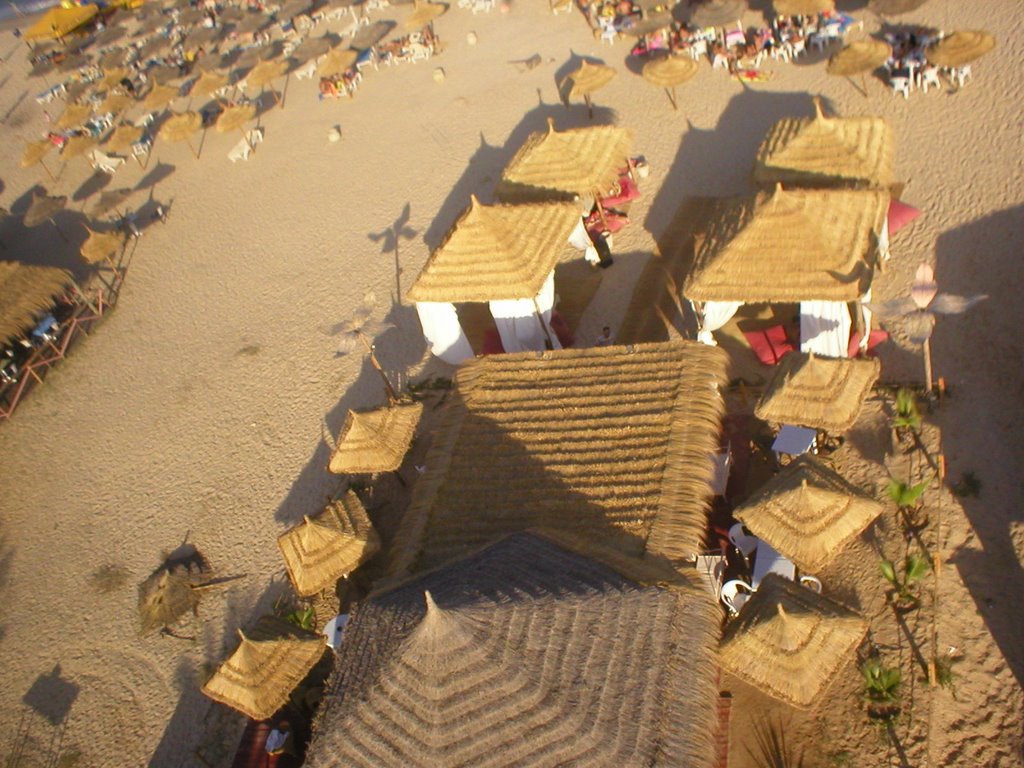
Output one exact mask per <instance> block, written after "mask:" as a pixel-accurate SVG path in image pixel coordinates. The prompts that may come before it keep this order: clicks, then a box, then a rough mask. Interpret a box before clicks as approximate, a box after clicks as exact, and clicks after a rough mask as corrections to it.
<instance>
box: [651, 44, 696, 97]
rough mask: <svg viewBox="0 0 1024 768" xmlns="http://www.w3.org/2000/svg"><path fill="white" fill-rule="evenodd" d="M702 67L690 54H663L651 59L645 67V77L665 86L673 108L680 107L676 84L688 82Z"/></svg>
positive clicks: (660, 86)
mask: <svg viewBox="0 0 1024 768" xmlns="http://www.w3.org/2000/svg"><path fill="white" fill-rule="evenodd" d="M699 69H700V64H699V63H698V62H696V61H694V60H693V59H692V58H690V57H689V56H663V57H661V58H658V59H651V60H650V61H648V62H647V63H646V64H644V68H643V72H642V74H643V78H644V80H646V81H647V82H649V83H650V84H651V85H656V86H658V87H659V88H664V89H665V93H666V94H668V100H669V101H670V102H671V103H672V109H679V105H678V103H677V102H676V86H679V85H682V84H683V83H688V82H690V80H692V79H693V78H694V76H695V75H696V74H697V72H698V70H699Z"/></svg>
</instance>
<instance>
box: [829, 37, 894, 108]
mask: <svg viewBox="0 0 1024 768" xmlns="http://www.w3.org/2000/svg"><path fill="white" fill-rule="evenodd" d="M890 56H892V48H890V47H889V44H888V43H886V42H884V41H882V40H875V39H874V38H868V39H866V40H858V41H857V42H855V43H850V44H849V45H846V46H843V49H842V50H841V51H839V52H838V53H836V54H833V55H832V58H830V59H829V60H828V66H826V68H825V71H827V72H828V73H829V74H830V75H836V76H839V77H846V78H847V79H849V78H850V77H852V76H853V75H860V76H861V85H862V86H863V88H862V90H861V93H863V94H864V96H865V97H866V96H867V95H868V86H867V82H866V81H865V78H864V76H865V74H866V73H868V72H872V71H874V70H876V69H878V68H879V67H880V66H882V65H883V64H884V63H885V62H886V61H888V59H889V57H890ZM850 82H851V83H853V81H852V80H850Z"/></svg>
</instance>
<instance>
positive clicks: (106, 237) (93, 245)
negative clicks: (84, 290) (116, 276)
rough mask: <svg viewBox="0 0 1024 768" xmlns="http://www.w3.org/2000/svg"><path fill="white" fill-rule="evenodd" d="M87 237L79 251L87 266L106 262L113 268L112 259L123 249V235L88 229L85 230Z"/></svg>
mask: <svg viewBox="0 0 1024 768" xmlns="http://www.w3.org/2000/svg"><path fill="white" fill-rule="evenodd" d="M85 230H86V232H88V233H89V237H88V238H87V239H86V241H85V242H84V243H82V247H81V249H80V250H79V253H80V254H81V256H82V258H83V259H84V260H85V262H86V263H87V264H99V263H100V262H101V261H106V262H107V263H109V264H110V265H111V266H114V257H115V256H117V254H118V253H120V251H121V249H122V248H123V247H124V234H122V233H121V232H95V231H93V230H92V229H89V227H86V228H85Z"/></svg>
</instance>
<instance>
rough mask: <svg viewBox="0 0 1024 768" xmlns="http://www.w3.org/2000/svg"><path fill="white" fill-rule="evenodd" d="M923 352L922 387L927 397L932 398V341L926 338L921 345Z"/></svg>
mask: <svg viewBox="0 0 1024 768" xmlns="http://www.w3.org/2000/svg"><path fill="white" fill-rule="evenodd" d="M921 347H922V349H923V350H924V386H925V392H926V394H927V395H928V397H931V396H932V340H931V338H927V339H925V340H924V344H922V345H921Z"/></svg>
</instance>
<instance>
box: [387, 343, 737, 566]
mask: <svg viewBox="0 0 1024 768" xmlns="http://www.w3.org/2000/svg"><path fill="white" fill-rule="evenodd" d="M723 376H724V357H723V355H722V353H721V352H720V351H719V350H717V349H715V348H712V347H707V346H705V345H703V344H696V343H691V342H683V343H678V342H677V343H660V344H638V345H636V346H633V347H621V346H613V347H594V348H589V349H567V350H559V351H555V352H542V353H537V352H525V353H517V354H510V355H491V356H488V357H485V358H477V359H476V360H473V361H470V362H468V363H466V364H465V365H463V366H462V367H461V368H460V369H459V371H458V373H457V374H456V383H455V387H454V389H453V392H452V395H451V397H450V398H449V402H448V403H447V406H446V410H445V412H444V415H443V418H442V423H441V425H440V427H439V428H438V432H437V433H436V434H435V436H434V439H433V443H432V444H431V448H430V451H429V453H428V454H427V458H426V466H427V470H426V472H425V473H424V474H423V475H421V476H420V478H419V479H418V481H417V484H416V487H415V488H414V490H413V497H412V500H411V502H410V506H409V508H408V510H407V511H406V514H405V517H404V518H403V521H402V526H401V528H400V529H399V531H398V533H397V534H396V539H395V542H394V546H393V560H392V563H391V567H390V572H391V574H392V575H396V576H402V575H405V574H408V573H414V572H417V571H420V570H423V569H424V568H429V567H433V566H435V565H437V564H439V563H441V562H444V561H446V560H448V559H451V558H453V557H458V556H461V555H464V554H465V553H466V552H470V551H473V550H475V549H477V548H478V547H480V546H483V545H485V544H486V543H487V542H489V541H493V540H494V539H496V538H499V537H501V536H504V535H506V534H509V533H513V532H515V531H519V530H523V529H526V528H534V527H538V526H540V527H551V528H557V529H561V530H568V531H572V532H573V533H575V534H576V535H578V536H580V537H586V538H589V539H592V540H594V541H600V542H602V543H604V544H606V545H607V546H609V547H613V548H617V549H618V550H619V551H622V552H626V553H628V554H631V555H642V554H644V553H649V554H651V555H652V556H653V555H660V556H663V557H666V558H668V559H670V560H678V559H681V558H683V557H685V556H687V555H688V554H690V553H692V552H694V551H696V550H697V549H698V548H699V542H700V539H701V536H702V535H703V532H704V516H705V512H706V503H707V500H708V499H709V498H710V496H711V490H710V485H709V483H710V480H711V476H712V461H711V454H712V452H714V451H715V449H716V446H717V440H718V430H719V419H720V416H721V410H722V401H721V397H720V396H719V393H718V391H717V389H716V386H715V385H716V384H719V383H721V382H722V381H723Z"/></svg>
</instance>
